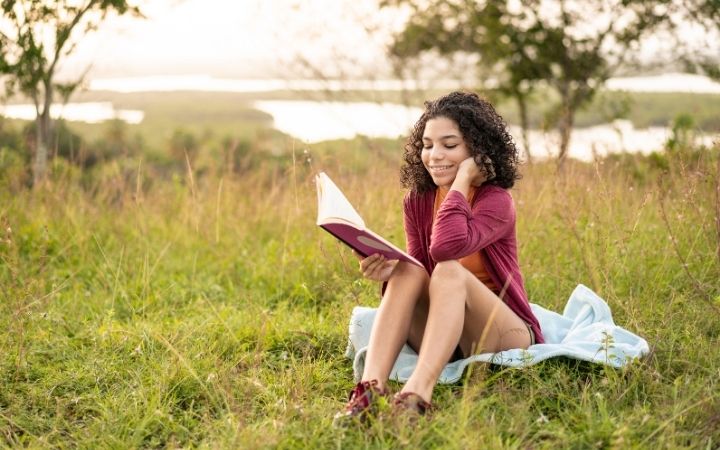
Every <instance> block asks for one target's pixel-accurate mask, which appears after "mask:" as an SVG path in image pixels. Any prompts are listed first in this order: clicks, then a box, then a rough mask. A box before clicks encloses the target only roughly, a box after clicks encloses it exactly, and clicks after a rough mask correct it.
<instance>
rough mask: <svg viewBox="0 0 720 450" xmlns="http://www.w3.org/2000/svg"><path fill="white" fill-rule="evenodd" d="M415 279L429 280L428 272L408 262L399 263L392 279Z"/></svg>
mask: <svg viewBox="0 0 720 450" xmlns="http://www.w3.org/2000/svg"><path fill="white" fill-rule="evenodd" d="M397 276H401V277H413V278H417V279H419V280H427V279H429V277H428V274H427V271H426V270H425V268H424V267H420V266H418V265H417V264H413V263H411V262H407V261H398V263H397V265H396V266H395V269H393V272H392V275H391V277H397Z"/></svg>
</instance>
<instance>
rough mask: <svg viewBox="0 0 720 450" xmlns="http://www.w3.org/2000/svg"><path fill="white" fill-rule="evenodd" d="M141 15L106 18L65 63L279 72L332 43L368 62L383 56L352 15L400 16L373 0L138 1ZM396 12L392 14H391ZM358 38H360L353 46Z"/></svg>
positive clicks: (148, 71) (100, 68)
mask: <svg viewBox="0 0 720 450" xmlns="http://www.w3.org/2000/svg"><path fill="white" fill-rule="evenodd" d="M142 3H143V6H142V10H143V12H144V14H145V15H146V16H147V18H146V19H136V18H130V17H121V18H116V17H112V18H109V19H108V20H107V21H106V22H105V23H104V25H102V26H101V28H100V30H98V31H97V32H95V33H93V34H91V35H89V36H87V37H85V38H84V39H83V40H82V41H81V42H80V45H79V46H78V48H77V51H76V52H75V55H74V56H73V57H72V59H71V60H69V61H68V62H67V63H66V64H65V65H64V67H63V69H64V70H65V71H66V73H68V72H76V71H79V70H82V68H83V67H86V66H87V64H88V63H90V62H92V67H93V68H92V72H91V74H92V75H93V76H95V77H108V76H129V75H158V74H160V75H162V74H167V73H184V74H212V75H220V76H223V75H224V76H248V75H250V76H263V75H265V76H267V75H270V76H273V75H274V76H277V75H278V74H280V73H282V71H284V70H288V68H287V61H289V60H290V59H292V58H293V56H294V55H295V54H296V52H297V51H298V49H303V50H302V51H303V53H304V54H305V56H306V57H309V58H313V59H315V60H316V62H317V61H323V60H325V59H327V58H332V52H333V49H338V48H341V46H343V45H344V44H345V46H346V47H350V48H354V49H355V53H356V55H357V58H358V59H360V60H362V61H366V62H371V61H373V60H376V59H377V58H378V56H381V55H382V52H381V50H380V49H381V45H382V44H381V43H378V42H379V41H382V37H378V38H376V41H375V42H371V41H368V40H367V36H366V35H365V33H364V32H363V31H362V28H361V27H360V26H359V25H358V21H357V20H355V19H354V18H353V16H354V17H363V16H365V17H369V16H371V17H372V20H373V21H375V22H378V21H382V20H386V21H387V22H395V23H397V22H398V20H399V19H401V18H400V17H392V16H390V15H388V14H387V13H384V14H380V15H378V14H377V13H375V14H370V13H371V12H374V11H373V9H372V3H373V2H362V1H357V2H348V1H340V0H313V1H300V0H154V1H148V2H142ZM395 16H397V14H396V15H395ZM358 42H360V43H361V44H362V45H358Z"/></svg>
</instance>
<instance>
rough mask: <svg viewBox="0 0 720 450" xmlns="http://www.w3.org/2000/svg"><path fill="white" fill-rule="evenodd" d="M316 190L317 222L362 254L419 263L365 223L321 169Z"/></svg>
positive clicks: (316, 178) (316, 180) (316, 181)
mask: <svg viewBox="0 0 720 450" xmlns="http://www.w3.org/2000/svg"><path fill="white" fill-rule="evenodd" d="M315 183H316V186H317V193H318V218H317V224H318V225H319V226H320V227H322V228H323V229H324V230H326V231H327V232H329V233H330V234H332V235H333V236H335V237H336V238H338V239H339V240H341V241H342V242H344V243H345V244H347V245H348V246H349V247H351V248H353V249H354V250H355V251H356V252H358V253H359V254H360V255H362V256H370V255H374V254H376V253H380V254H382V255H383V256H385V257H386V258H387V259H398V260H401V261H408V262H411V263H413V264H417V265H418V266H420V267H422V264H421V263H420V262H419V261H418V260H417V259H415V258H413V257H412V256H410V255H408V254H407V253H406V252H404V251H402V250H401V249H399V248H398V247H396V246H395V245H394V244H392V243H391V242H390V241H388V240H387V239H385V238H383V237H381V236H380V235H378V234H376V233H374V232H373V231H371V230H370V229H369V228H367V227H366V226H365V222H364V221H363V220H362V218H361V217H360V214H358V212H357V211H356V210H355V208H353V207H352V205H351V204H350V202H349V201H348V200H347V198H345V195H343V193H342V192H341V191H340V189H339V188H338V187H337V186H336V185H335V183H333V181H332V180H331V179H330V177H328V176H327V175H326V174H325V173H324V172H320V173H319V174H318V175H317V176H316V177H315Z"/></svg>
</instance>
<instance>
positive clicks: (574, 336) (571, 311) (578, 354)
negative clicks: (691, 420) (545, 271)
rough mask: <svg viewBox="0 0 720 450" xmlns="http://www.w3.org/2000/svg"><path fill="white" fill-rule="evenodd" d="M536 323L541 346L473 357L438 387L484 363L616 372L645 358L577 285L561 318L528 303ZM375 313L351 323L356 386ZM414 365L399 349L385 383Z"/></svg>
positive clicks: (641, 344)
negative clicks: (560, 361) (568, 365)
mask: <svg viewBox="0 0 720 450" xmlns="http://www.w3.org/2000/svg"><path fill="white" fill-rule="evenodd" d="M530 306H531V307H532V310H533V313H535V317H537V318H538V320H539V321H540V327H541V328H542V331H543V336H544V337H545V343H544V344H536V345H533V346H531V347H530V348H528V349H527V350H523V349H514V350H506V351H504V352H499V353H484V354H481V355H473V356H471V357H469V358H465V359H461V360H459V361H455V362H452V363H449V364H447V365H446V366H445V369H443V371H442V373H441V374H440V379H439V380H438V382H439V383H454V382H456V381H458V380H459V379H460V377H461V376H462V374H463V371H464V370H465V367H467V365H468V364H470V363H473V362H489V363H493V364H500V365H503V366H512V367H521V366H529V365H532V364H536V363H538V362H540V361H543V360H545V359H548V358H553V357H555V356H567V357H569V358H575V359H581V360H585V361H591V362H596V363H601V364H608V365H611V366H614V367H621V366H623V365H625V364H627V363H628V362H630V361H631V360H633V359H635V358H639V357H640V356H642V355H645V354H647V353H648V351H649V348H648V343H647V342H646V341H645V339H643V338H641V337H640V336H637V335H635V334H633V333H631V332H629V331H627V330H625V329H623V328H621V327H619V326H617V325H615V323H614V322H613V319H612V314H611V313H610V308H609V307H608V304H607V303H605V301H604V300H603V299H601V298H600V297H599V296H598V295H597V294H596V293H595V292H593V291H591V290H590V289H589V288H587V287H586V286H583V285H582V284H580V285H578V286H577V287H576V288H575V290H574V291H573V293H572V294H571V295H570V299H569V300H568V302H567V305H565V311H563V314H562V315H559V314H557V313H555V312H552V311H548V310H547V309H545V308H543V307H541V306H538V305H536V304H533V303H531V304H530ZM375 313H376V309H375V308H367V307H362V306H358V307H356V308H354V309H353V312H352V317H351V318H350V339H349V342H348V348H347V351H346V356H348V357H349V358H351V359H353V371H354V373H355V379H356V380H359V379H360V376H361V374H362V372H363V367H364V365H365V353H366V352H367V345H368V342H369V340H370V330H371V328H372V324H373V320H374V319H375ZM416 363H417V354H416V353H415V351H413V350H412V349H411V348H410V347H409V346H408V345H407V344H406V345H405V346H404V347H403V349H402V351H401V352H400V355H399V356H398V359H397V361H395V366H394V367H393V368H392V371H391V373H390V379H391V380H396V381H399V382H405V381H407V380H408V378H409V377H410V374H412V372H413V369H414V368H415V364H416Z"/></svg>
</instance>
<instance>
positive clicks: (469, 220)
mask: <svg viewBox="0 0 720 450" xmlns="http://www.w3.org/2000/svg"><path fill="white" fill-rule="evenodd" d="M434 202H435V190H431V191H428V192H424V193H415V192H410V193H408V194H407V195H406V196H405V200H404V205H403V206H404V213H405V214H404V216H405V238H406V240H407V252H408V253H409V254H410V255H412V256H413V257H415V258H417V259H418V260H419V261H420V262H421V263H423V265H424V266H425V269H426V270H427V271H428V273H432V271H433V269H434V268H435V264H436V263H437V262H438V261H447V260H451V259H459V258H462V257H463V256H467V255H469V254H471V253H474V252H477V251H479V252H480V255H481V257H482V258H483V263H484V264H485V269H486V270H487V272H488V274H489V275H490V277H492V279H493V281H494V282H495V285H496V286H498V287H499V288H500V289H502V288H503V287H504V286H505V283H506V282H507V280H508V278H509V279H510V281H509V283H508V286H507V289H506V291H505V295H504V296H503V300H504V301H505V303H506V304H507V305H508V306H509V307H510V309H512V310H513V311H514V312H515V314H517V315H518V316H519V317H520V318H521V319H522V320H524V321H525V322H526V323H528V324H529V325H530V326H531V327H532V330H533V332H534V333H535V342H536V343H537V344H542V343H543V342H545V340H544V339H543V335H542V331H541V330H540V324H539V322H538V320H537V318H536V317H535V315H534V314H533V313H532V310H531V309H530V304H529V303H528V298H527V293H526V292H525V287H524V285H523V279H522V275H521V274H520V267H519V266H518V257H517V240H516V238H515V205H514V203H513V200H512V197H511V196H510V193H509V192H508V191H506V190H505V189H502V188H500V187H498V186H494V185H491V184H485V185H483V186H481V187H479V188H478V189H477V191H476V193H475V198H474V199H473V202H472V209H471V206H470V205H469V204H468V201H467V200H466V199H465V197H464V196H463V195H462V194H461V193H460V192H458V191H454V190H451V191H450V192H449V193H448V194H447V197H445V200H444V201H443V203H442V204H441V205H440V208H439V209H438V212H437V218H436V220H435V222H434V223H433V206H434Z"/></svg>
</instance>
